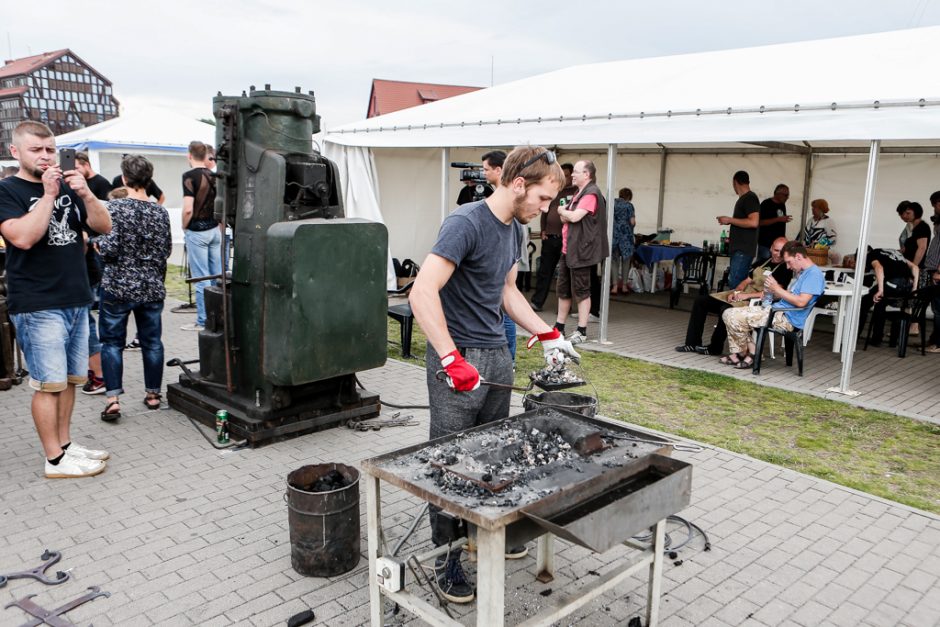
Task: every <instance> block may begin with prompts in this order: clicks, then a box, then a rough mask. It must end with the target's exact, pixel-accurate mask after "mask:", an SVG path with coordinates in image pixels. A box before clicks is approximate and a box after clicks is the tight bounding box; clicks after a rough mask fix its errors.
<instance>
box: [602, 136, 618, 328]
mask: <svg viewBox="0 0 940 627" xmlns="http://www.w3.org/2000/svg"><path fill="white" fill-rule="evenodd" d="M616 178H617V144H608V145H607V241H608V242H611V243H613V241H614V184H615V183H616ZM610 252H613V251H610ZM611 259H612V257H611V254H610V253H608V255H607V258H606V259H604V271H603V273H602V277H601V303H600V305H601V307H600V314H601V331H600V338H599V339H600V342H601V344H606V343H607V327H608V318H609V316H610V273H611V267H610V262H611Z"/></svg>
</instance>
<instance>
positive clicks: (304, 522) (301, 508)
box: [284, 464, 360, 577]
mask: <svg viewBox="0 0 940 627" xmlns="http://www.w3.org/2000/svg"><path fill="white" fill-rule="evenodd" d="M331 470H336V471H337V472H339V473H340V474H341V475H342V476H343V478H344V479H345V480H346V482H347V483H348V485H346V486H345V487H342V488H338V489H336V490H332V491H329V492H308V491H306V490H302V489H300V488H298V487H296V486H310V485H312V484H313V483H314V482H315V481H316V480H317V479H320V478H321V477H323V476H324V475H326V474H327V473H328V472H330V471H331ZM284 500H285V501H286V502H287V509H288V512H287V522H288V526H289V528H290V563H291V566H293V567H294V570H296V571H297V572H298V573H300V574H301V575H307V576H311V577H333V576H335V575H341V574H343V573H346V572H349V571H350V570H352V569H353V568H355V567H356V564H358V563H359V537H360V536H359V471H358V470H356V469H355V468H353V467H351V466H346V465H345V464H315V465H312V466H302V467H300V468H298V469H297V470H295V471H293V472H292V473H290V474H289V475H287V493H286V494H285V495H284Z"/></svg>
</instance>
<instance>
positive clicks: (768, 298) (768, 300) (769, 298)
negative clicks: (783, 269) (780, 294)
mask: <svg viewBox="0 0 940 627" xmlns="http://www.w3.org/2000/svg"><path fill="white" fill-rule="evenodd" d="M771 274H772V272H771V271H770V270H764V281H765V285H766V281H767V278H768V277H769V276H770V275H771ZM773 304H774V295H773V294H772V293H771V292H769V291H767V288H766V287H765V288H764V298H763V300H761V306H762V307H766V308H770V306H771V305H773Z"/></svg>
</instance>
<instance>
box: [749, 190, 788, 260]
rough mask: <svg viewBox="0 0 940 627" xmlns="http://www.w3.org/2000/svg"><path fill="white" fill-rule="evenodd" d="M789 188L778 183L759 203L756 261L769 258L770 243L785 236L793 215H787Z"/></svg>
mask: <svg viewBox="0 0 940 627" xmlns="http://www.w3.org/2000/svg"><path fill="white" fill-rule="evenodd" d="M789 197H790V188H789V187H787V186H786V185H784V184H783V183H780V184H779V185H777V186H776V187H775V188H774V195H773V196H771V197H770V198H765V199H764V202H762V203H761V204H760V223H759V228H758V231H757V261H761V262H762V261H764V260H766V259H769V258H770V245H771V244H773V242H774V240H775V239H777V238H778V237H783V238H786V236H787V223H788V222H789V221H790V220H792V219H793V216H788V215H787V199H788V198H789Z"/></svg>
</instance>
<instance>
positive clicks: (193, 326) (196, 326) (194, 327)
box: [180, 322, 205, 331]
mask: <svg viewBox="0 0 940 627" xmlns="http://www.w3.org/2000/svg"><path fill="white" fill-rule="evenodd" d="M180 329H181V330H183V331H202V330H203V329H205V327H204V326H202V325H201V324H196V323H195V322H193V323H192V324H184V325H183V326H181V327H180Z"/></svg>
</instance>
